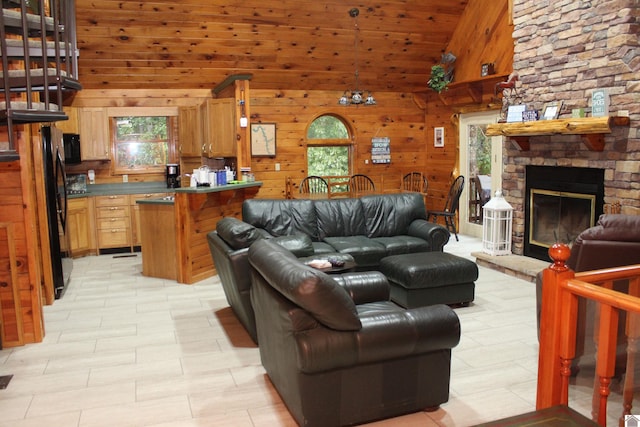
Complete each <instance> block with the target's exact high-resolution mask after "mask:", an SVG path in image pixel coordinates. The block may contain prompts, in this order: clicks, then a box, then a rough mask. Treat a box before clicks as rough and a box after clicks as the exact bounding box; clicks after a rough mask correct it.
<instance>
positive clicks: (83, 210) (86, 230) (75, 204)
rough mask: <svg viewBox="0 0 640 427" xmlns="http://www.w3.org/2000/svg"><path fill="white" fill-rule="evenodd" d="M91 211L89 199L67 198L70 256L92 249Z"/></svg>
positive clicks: (81, 254) (76, 255) (79, 254)
mask: <svg viewBox="0 0 640 427" xmlns="http://www.w3.org/2000/svg"><path fill="white" fill-rule="evenodd" d="M90 215H91V212H90V210H89V199H88V198H87V197H81V198H78V199H69V201H68V210H67V232H68V233H69V238H70V240H71V256H72V257H74V258H75V257H78V256H83V255H86V254H88V253H89V252H91V250H92V246H93V245H92V240H93V239H92V238H91V231H92V228H91V216H90Z"/></svg>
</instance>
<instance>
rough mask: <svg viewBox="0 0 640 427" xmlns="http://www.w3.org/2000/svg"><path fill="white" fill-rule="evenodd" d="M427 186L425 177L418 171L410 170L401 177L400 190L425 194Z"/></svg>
mask: <svg viewBox="0 0 640 427" xmlns="http://www.w3.org/2000/svg"><path fill="white" fill-rule="evenodd" d="M428 186H429V182H428V181H427V177H426V176H424V175H423V174H421V173H420V172H410V173H408V174H406V175H405V176H404V177H402V191H413V192H416V193H423V194H426V193H427V187H428Z"/></svg>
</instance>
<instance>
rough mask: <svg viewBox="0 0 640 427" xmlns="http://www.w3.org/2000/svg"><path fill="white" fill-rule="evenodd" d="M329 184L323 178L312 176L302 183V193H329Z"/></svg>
mask: <svg viewBox="0 0 640 427" xmlns="http://www.w3.org/2000/svg"><path fill="white" fill-rule="evenodd" d="M328 192H329V184H328V183H327V181H326V180H325V179H324V178H322V177H321V176H316V175H310V176H308V177H306V178H305V179H303V180H302V182H300V193H304V194H306V193H328Z"/></svg>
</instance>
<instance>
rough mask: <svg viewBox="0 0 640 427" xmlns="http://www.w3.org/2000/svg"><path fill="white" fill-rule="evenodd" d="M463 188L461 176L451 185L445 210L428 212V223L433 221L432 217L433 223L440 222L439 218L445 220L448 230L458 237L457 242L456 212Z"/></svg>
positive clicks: (462, 177)
mask: <svg viewBox="0 0 640 427" xmlns="http://www.w3.org/2000/svg"><path fill="white" fill-rule="evenodd" d="M463 188H464V176H462V175H460V176H459V177H457V178H456V179H455V180H454V181H453V182H452V183H451V187H450V188H449V194H448V195H447V201H446V202H445V204H444V209H443V210H441V211H427V221H431V217H433V222H438V218H439V217H443V218H444V223H445V226H446V227H447V230H449V231H450V232H453V234H454V235H455V236H456V241H459V240H458V230H457V229H456V211H457V210H458V206H459V204H460V195H461V194H462V189H463Z"/></svg>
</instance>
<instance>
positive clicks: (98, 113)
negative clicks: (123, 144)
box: [78, 107, 111, 160]
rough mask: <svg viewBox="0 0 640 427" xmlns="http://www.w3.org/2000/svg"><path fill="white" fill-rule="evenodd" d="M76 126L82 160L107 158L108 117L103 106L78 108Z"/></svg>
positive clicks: (108, 152)
mask: <svg viewBox="0 0 640 427" xmlns="http://www.w3.org/2000/svg"><path fill="white" fill-rule="evenodd" d="M78 127H79V132H78V133H79V134H80V150H81V151H82V160H109V159H110V157H111V156H110V152H111V149H110V147H111V144H110V142H109V117H108V115H107V111H106V109H104V108H97V107H96V108H94V107H91V108H80V109H79V110H78Z"/></svg>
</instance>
